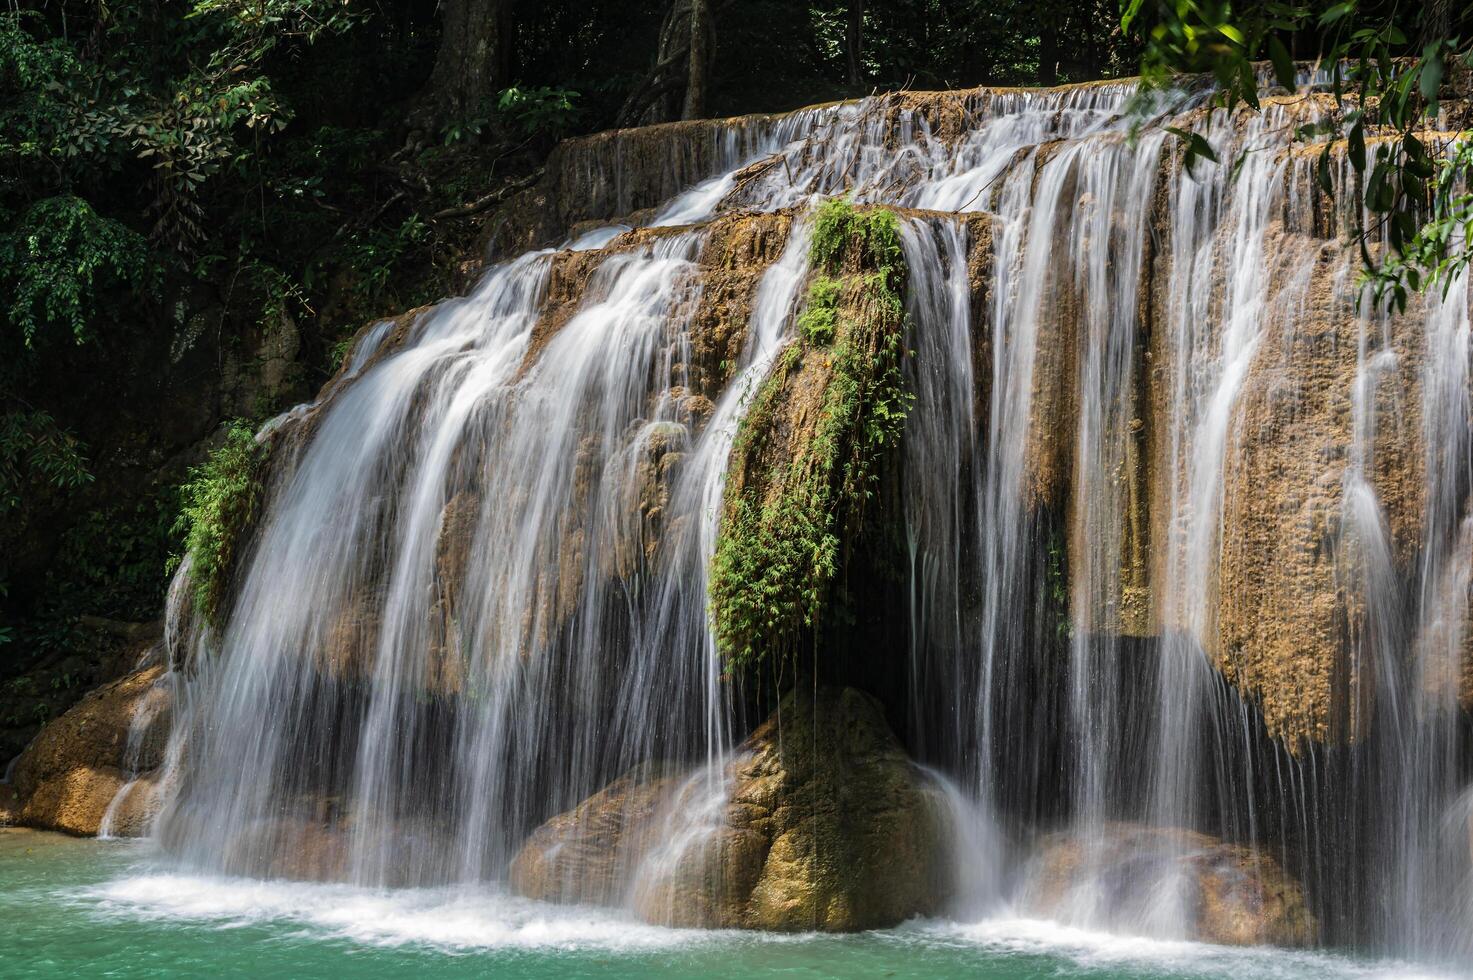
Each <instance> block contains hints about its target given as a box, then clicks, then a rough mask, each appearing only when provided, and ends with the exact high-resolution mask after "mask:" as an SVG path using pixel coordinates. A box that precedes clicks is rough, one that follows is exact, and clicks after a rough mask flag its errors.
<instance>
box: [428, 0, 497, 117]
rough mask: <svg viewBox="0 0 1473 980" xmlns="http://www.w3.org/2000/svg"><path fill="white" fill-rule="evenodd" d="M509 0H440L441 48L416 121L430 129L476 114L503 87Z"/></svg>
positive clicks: (436, 56)
mask: <svg viewBox="0 0 1473 980" xmlns="http://www.w3.org/2000/svg"><path fill="white" fill-rule="evenodd" d="M510 8H511V2H510V0H442V3H441V9H442V11H443V13H442V14H441V17H440V49H439V51H438V52H437V53H436V55H435V68H434V71H432V72H431V73H430V80H429V82H428V83H426V85H425V88H424V91H423V92H422V93H421V94H420V99H419V108H418V109H417V110H416V111H415V113H414V121H415V122H416V123H418V124H421V125H428V126H431V127H439V126H443V125H445V124H446V123H448V122H452V121H454V120H457V119H466V118H470V117H472V116H475V115H477V114H478V113H479V112H480V111H481V110H482V109H483V107H485V106H488V105H490V104H491V102H492V101H493V100H494V99H495V98H496V94H497V93H498V92H499V91H500V90H501V89H502V88H503V87H504V86H505V84H506V78H507V60H508V57H509V55H510V53H511V43H510V42H511V30H510V24H509V20H510V18H509V17H508V13H509V11H510Z"/></svg>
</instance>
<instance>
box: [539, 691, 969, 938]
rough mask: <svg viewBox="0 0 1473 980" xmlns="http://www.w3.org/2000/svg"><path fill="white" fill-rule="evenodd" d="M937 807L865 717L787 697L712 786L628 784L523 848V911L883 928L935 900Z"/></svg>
mask: <svg viewBox="0 0 1473 980" xmlns="http://www.w3.org/2000/svg"><path fill="white" fill-rule="evenodd" d="M945 813H946V811H945V808H944V806H943V803H942V800H941V796H940V793H939V792H938V791H937V789H936V788H935V787H934V786H933V785H932V784H931V782H930V780H929V779H928V778H927V777H926V776H925V775H924V773H922V772H921V770H919V769H918V768H917V767H916V766H915V765H914V764H912V763H911V762H910V760H909V759H908V758H906V756H905V753H904V752H903V751H902V749H901V748H900V745H899V743H898V742H897V741H896V739H895V736H894V735H893V734H892V733H891V732H890V730H889V728H888V727H887V726H886V724H885V720H884V715H883V712H882V710H881V708H880V705H879V703H878V702H877V701H875V700H874V699H873V698H871V697H870V696H868V695H865V694H861V693H859V692H858V691H854V690H842V691H840V690H834V689H820V690H819V691H818V692H816V693H815V692H811V691H805V692H801V693H795V694H792V695H789V696H788V697H787V698H786V699H785V700H784V701H783V703H782V705H781V707H780V708H779V709H778V711H777V712H776V713H774V714H773V715H772V716H771V717H770V718H769V719H768V720H767V721H766V722H764V723H763V724H762V725H761V726H760V727H759V728H758V729H757V730H756V731H755V732H753V733H752V735H751V736H750V737H749V738H748V739H747V741H746V742H745V743H744V744H743V745H742V746H741V748H740V749H739V751H738V752H737V754H736V756H735V758H734V759H733V760H732V761H731V762H730V763H729V764H728V765H727V766H726V767H725V769H724V771H722V772H721V773H720V774H719V775H718V774H712V773H711V772H710V771H697V772H695V773H691V774H687V775H686V776H684V777H681V778H672V777H671V776H670V775H669V774H668V773H667V772H665V771H663V770H658V769H653V768H647V769H640V770H635V771H633V772H631V773H629V774H626V775H625V776H624V777H622V778H621V779H619V780H617V781H616V782H614V783H612V784H610V785H609V786H608V787H607V788H605V789H604V790H603V791H601V792H600V793H598V794H596V795H595V796H593V797H590V798H589V800H587V801H585V802H584V803H583V804H582V805H580V806H579V807H577V808H576V809H574V810H572V811H570V812H568V813H566V814H562V815H560V816H557V817H554V818H553V819H552V820H550V821H548V823H546V824H544V825H543V826H542V827H541V828H539V829H538V830H537V831H536V832H535V833H534V834H533V835H532V837H531V838H530V839H529V840H528V842H527V844H526V846H525V847H524V848H523V850H522V852H521V853H520V854H519V855H518V857H517V859H516V861H515V862H514V863H513V866H512V875H511V880H512V885H513V887H515V888H516V889H517V890H518V891H520V892H521V893H522V894H524V895H528V896H530V897H533V898H542V899H548V900H554V901H585V902H598V903H602V904H610V905H630V906H632V907H633V908H634V909H635V910H636V911H637V912H638V913H639V914H640V915H641V916H642V917H643V918H645V919H647V920H649V921H652V922H658V923H662V924H668V925H677V926H700V927H712V928H745V929H771V930H782V931H805V930H823V931H828V932H847V931H854V930H860V929H872V928H883V927H886V926H892V925H895V924H896V923H899V922H902V921H904V920H905V919H907V918H910V917H913V916H916V915H923V914H928V913H933V912H936V911H938V910H939V909H940V908H941V906H942V904H943V903H944V902H945V900H946V898H947V897H948V894H949V891H950V876H949V873H948V871H947V856H948V842H949V839H950V835H949V830H948V822H947V818H946V815H945Z"/></svg>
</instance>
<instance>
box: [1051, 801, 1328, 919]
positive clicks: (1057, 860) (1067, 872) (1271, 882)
mask: <svg viewBox="0 0 1473 980" xmlns="http://www.w3.org/2000/svg"><path fill="white" fill-rule="evenodd" d="M1172 874H1180V875H1181V876H1182V878H1183V879H1184V881H1185V893H1184V894H1183V895H1182V906H1183V912H1184V915H1185V918H1186V925H1187V928H1188V931H1189V933H1190V938H1193V939H1198V940H1202V941H1205V942H1211V943H1221V944H1224V945H1230V946H1259V945H1265V944H1267V945H1274V946H1308V945H1310V944H1311V943H1313V942H1314V941H1315V938H1316V936H1317V934H1318V925H1317V924H1316V922H1315V918H1314V916H1313V915H1312V914H1311V913H1310V911H1309V908H1308V905H1307V903H1306V902H1305V898H1304V891H1303V889H1302V888H1301V887H1300V885H1299V882H1297V881H1295V880H1294V878H1293V877H1291V876H1290V875H1289V874H1288V873H1287V872H1285V871H1284V870H1283V868H1281V867H1280V866H1279V864H1278V862H1277V861H1275V860H1274V859H1273V858H1271V857H1269V856H1267V855H1265V854H1263V853H1261V852H1259V851H1255V850H1254V849H1253V848H1250V847H1246V846H1243V845H1240V844H1229V843H1227V842H1225V841H1222V840H1219V839H1217V838H1215V837H1209V836H1208V835H1206V834H1199V833H1196V832H1194V831H1190V830H1181V829H1178V828H1159V827H1145V826H1141V825H1137V824H1124V823H1121V824H1110V825H1107V826H1106V827H1105V830H1104V834H1103V836H1102V839H1100V840H1086V839H1084V838H1080V837H1075V836H1069V835H1062V834H1061V835H1055V836H1053V837H1049V838H1045V840H1044V842H1043V845H1042V847H1041V849H1040V852H1039V855H1038V857H1037V858H1036V859H1035V861H1034V862H1033V864H1032V867H1031V868H1030V873H1029V881H1028V885H1027V888H1026V892H1025V899H1024V904H1025V907H1026V908H1027V909H1028V910H1029V911H1030V912H1032V913H1035V914H1039V915H1045V916H1062V917H1066V918H1067V917H1068V916H1069V914H1070V910H1069V906H1070V903H1071V899H1072V898H1073V897H1074V894H1075V893H1076V892H1077V890H1080V889H1088V890H1089V891H1090V893H1091V894H1090V899H1091V907H1092V910H1093V911H1092V912H1091V913H1090V917H1091V918H1095V917H1098V916H1099V915H1103V916H1104V917H1105V918H1106V919H1108V922H1106V923H1099V922H1091V923H1090V924H1092V925H1099V924H1105V925H1109V926H1111V927H1114V928H1120V929H1123V930H1125V931H1130V930H1131V929H1132V928H1140V927H1141V924H1142V922H1143V920H1146V919H1147V917H1148V912H1147V908H1148V906H1147V902H1148V901H1149V900H1150V896H1151V894H1152V884H1153V883H1155V882H1159V881H1161V880H1162V879H1163V878H1165V877H1166V876H1167V875H1172Z"/></svg>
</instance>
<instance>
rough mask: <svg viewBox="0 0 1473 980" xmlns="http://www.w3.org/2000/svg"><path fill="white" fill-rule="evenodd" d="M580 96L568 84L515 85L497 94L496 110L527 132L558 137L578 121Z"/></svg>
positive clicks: (528, 133)
mask: <svg viewBox="0 0 1473 980" xmlns="http://www.w3.org/2000/svg"><path fill="white" fill-rule="evenodd" d="M577 98H578V93H577V92H573V91H571V90H569V89H565V88H548V87H546V86H542V87H540V88H519V87H517V86H512V87H511V88H509V89H504V90H503V91H502V93H501V95H500V96H499V97H498V98H497V100H496V110H497V111H498V112H500V113H501V115H502V116H503V117H505V118H506V119H507V121H509V122H510V123H511V124H512V125H513V126H514V127H515V128H517V129H519V130H520V131H521V132H522V134H523V135H530V134H532V133H546V134H548V135H550V136H553V137H555V138H556V137H561V136H562V135H563V134H565V133H567V132H568V131H569V130H570V129H572V128H573V124H574V123H575V122H576V121H577V118H578V109H577V107H576V106H575V105H574V102H575V100H576V99H577Z"/></svg>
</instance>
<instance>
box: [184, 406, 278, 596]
mask: <svg viewBox="0 0 1473 980" xmlns="http://www.w3.org/2000/svg"><path fill="white" fill-rule="evenodd" d="M264 463H265V451H264V448H263V447H262V446H261V445H260V444H258V443H257V442H256V438H255V436H254V435H253V434H252V433H251V430H250V429H249V428H247V427H246V426H245V425H242V424H240V423H235V424H233V425H231V426H230V428H229V429H228V430H227V431H226V434H225V442H224V443H223V444H222V445H221V446H220V448H218V449H216V450H215V451H214V452H213V453H211V454H210V457H209V459H207V460H206V461H205V462H204V463H203V464H201V465H200V466H198V467H196V468H195V469H194V470H192V471H191V472H190V480H189V482H188V483H186V484H185V485H184V486H183V487H181V488H180V494H181V497H182V501H183V507H182V509H181V510H180V514H179V520H178V522H177V524H176V525H175V529H176V530H177V531H179V532H182V533H183V534H184V535H185V538H184V544H185V548H186V550H187V551H188V552H189V555H190V557H191V559H192V562H193V564H192V566H191V572H190V574H191V577H192V579H193V584H194V598H195V606H196V608H198V609H199V611H200V614H201V615H203V616H204V617H205V618H206V619H208V620H210V621H211V622H218V620H219V617H220V615H221V613H222V612H223V611H224V610H223V609H222V604H223V602H224V600H225V597H226V594H227V592H228V590H229V586H230V576H231V574H232V573H233V572H234V570H235V565H236V562H237V560H238V559H239V557H240V552H241V549H242V547H243V546H244V544H245V541H246V538H247V536H248V535H249V534H250V532H251V530H252V528H253V527H254V526H255V522H256V518H257V517H258V516H259V513H260V508H261V503H262V499H263V497H264V493H265V491H264V487H263V486H262V476H263V467H264Z"/></svg>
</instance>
